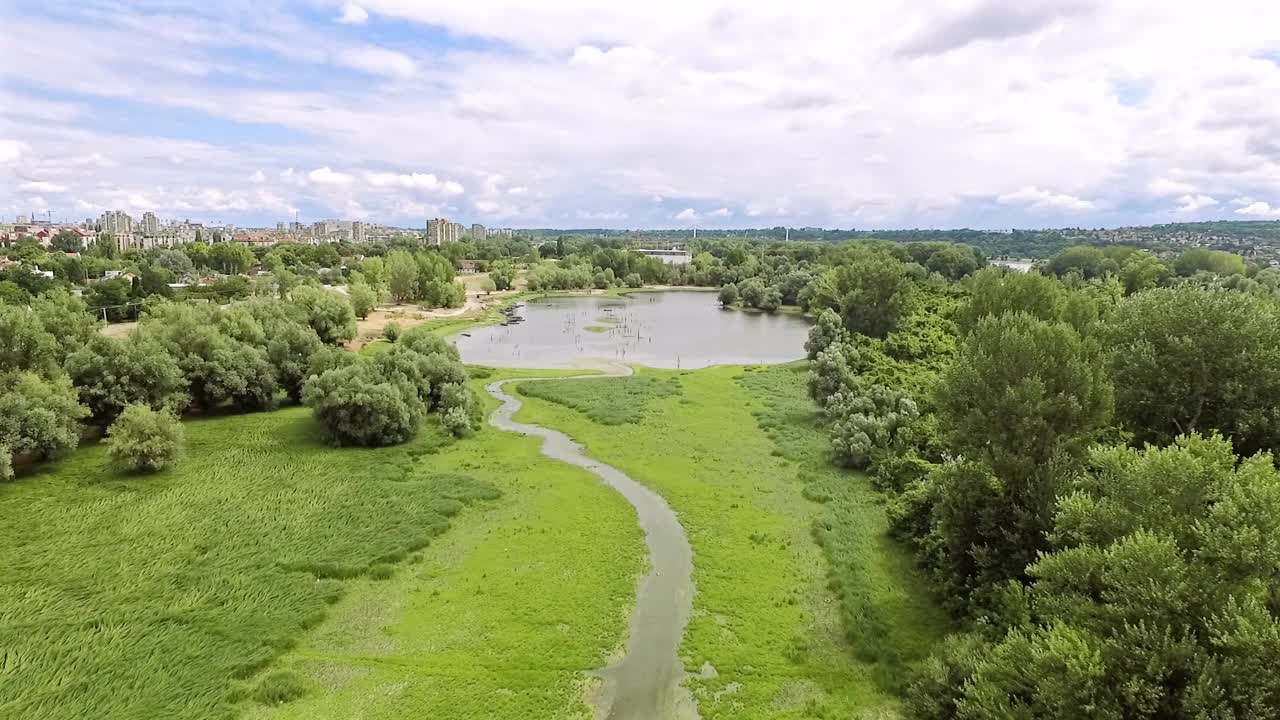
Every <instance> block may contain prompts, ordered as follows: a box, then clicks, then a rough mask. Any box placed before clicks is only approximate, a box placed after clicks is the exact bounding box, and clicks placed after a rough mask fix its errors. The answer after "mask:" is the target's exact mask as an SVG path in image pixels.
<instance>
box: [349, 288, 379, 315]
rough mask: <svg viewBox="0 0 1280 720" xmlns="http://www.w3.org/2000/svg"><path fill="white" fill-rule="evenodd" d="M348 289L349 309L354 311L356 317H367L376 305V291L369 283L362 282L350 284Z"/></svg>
mask: <svg viewBox="0 0 1280 720" xmlns="http://www.w3.org/2000/svg"><path fill="white" fill-rule="evenodd" d="M349 291H350V293H351V309H352V310H354V311H355V314H356V317H359V318H361V319H364V318H367V317H369V313H371V312H373V311H374V309H376V308H377V307H378V292H377V291H376V290H374V289H373V288H372V287H370V286H369V285H365V284H363V283H361V284H356V285H352V286H351V287H350V290H349Z"/></svg>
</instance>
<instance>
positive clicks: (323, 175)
mask: <svg viewBox="0 0 1280 720" xmlns="http://www.w3.org/2000/svg"><path fill="white" fill-rule="evenodd" d="M307 179H308V180H310V181H311V182H313V183H315V184H317V185H350V184H351V176H350V175H347V174H346V173H340V172H334V171H333V170H330V169H329V166H328V165H326V166H324V167H318V168H316V169H315V170H312V171H311V172H309V173H307Z"/></svg>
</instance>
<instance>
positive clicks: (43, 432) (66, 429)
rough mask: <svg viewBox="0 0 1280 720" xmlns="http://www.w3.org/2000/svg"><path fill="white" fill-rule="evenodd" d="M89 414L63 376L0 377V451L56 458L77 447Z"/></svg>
mask: <svg viewBox="0 0 1280 720" xmlns="http://www.w3.org/2000/svg"><path fill="white" fill-rule="evenodd" d="M88 414H89V411H88V410H87V409H86V408H85V407H84V406H83V405H81V404H80V403H79V402H78V401H77V398H76V391H75V388H73V387H71V381H70V380H69V379H67V376H66V375H55V376H53V377H51V378H43V377H41V376H39V375H37V374H35V373H33V372H6V373H3V374H0V447H2V448H7V449H8V452H11V453H20V452H26V453H31V454H32V455H34V456H35V457H37V458H39V459H49V458H56V457H59V456H61V455H64V454H66V453H68V452H70V451H72V450H74V449H75V448H76V446H77V445H79V444H80V420H81V418H83V417H85V416H86V415H88Z"/></svg>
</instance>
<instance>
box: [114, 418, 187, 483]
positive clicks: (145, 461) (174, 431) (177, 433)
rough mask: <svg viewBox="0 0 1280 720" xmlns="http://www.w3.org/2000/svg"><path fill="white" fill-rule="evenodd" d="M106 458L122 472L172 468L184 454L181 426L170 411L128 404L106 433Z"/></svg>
mask: <svg viewBox="0 0 1280 720" xmlns="http://www.w3.org/2000/svg"><path fill="white" fill-rule="evenodd" d="M107 436H108V439H107V455H108V456H109V457H110V458H111V461H112V463H113V464H114V465H115V466H116V467H117V468H119V469H121V470H126V471H129V472H156V471H157V470H163V469H165V468H169V467H172V466H173V465H174V464H176V463H177V461H178V457H179V456H180V455H181V454H182V448H183V444H184V442H185V433H184V432H183V429H182V424H181V423H179V422H178V419H177V418H176V417H174V415H173V414H172V413H170V412H167V411H163V410H161V411H156V410H152V409H151V408H149V407H147V406H146V405H142V404H133V405H129V406H128V407H126V408H125V409H124V412H122V413H120V417H119V418H117V419H116V421H115V422H114V423H112V424H111V428H110V429H109V430H108V431H107Z"/></svg>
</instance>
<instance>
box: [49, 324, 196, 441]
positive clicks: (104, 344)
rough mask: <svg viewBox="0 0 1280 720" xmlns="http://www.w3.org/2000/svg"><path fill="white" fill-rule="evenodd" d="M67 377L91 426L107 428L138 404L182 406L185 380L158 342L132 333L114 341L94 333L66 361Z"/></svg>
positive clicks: (158, 407) (173, 408)
mask: <svg viewBox="0 0 1280 720" xmlns="http://www.w3.org/2000/svg"><path fill="white" fill-rule="evenodd" d="M66 369H67V373H68V374H69V375H70V376H71V382H72V384H74V385H75V386H76V389H77V390H78V391H79V393H80V401H81V402H82V403H84V404H85V405H87V406H88V407H89V411H90V412H91V413H92V416H93V419H94V421H95V422H97V423H99V424H101V425H104V426H105V425H110V424H111V423H112V422H113V421H115V419H116V418H117V417H119V416H120V413H121V412H123V411H124V408H125V406H127V405H130V404H132V403H142V404H145V405H147V406H149V407H151V408H153V409H155V410H169V411H172V412H178V411H180V410H182V408H184V407H185V406H186V404H187V400H188V398H187V379H186V377H184V376H183V374H182V369H181V368H180V367H178V361H177V360H175V359H174V358H173V356H172V355H170V354H169V351H168V349H167V348H166V347H165V346H164V344H163V343H161V342H159V341H158V340H155V339H154V338H151V337H150V336H148V335H146V334H144V333H139V332H135V333H133V334H132V335H130V336H129V338H128V339H127V340H124V341H120V340H116V339H114V338H109V337H107V336H105V335H95V336H93V337H92V338H90V339H89V342H88V343H87V344H86V345H85V346H84V347H81V348H80V349H79V350H76V351H75V352H73V353H71V355H69V356H68V357H67V361H66Z"/></svg>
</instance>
